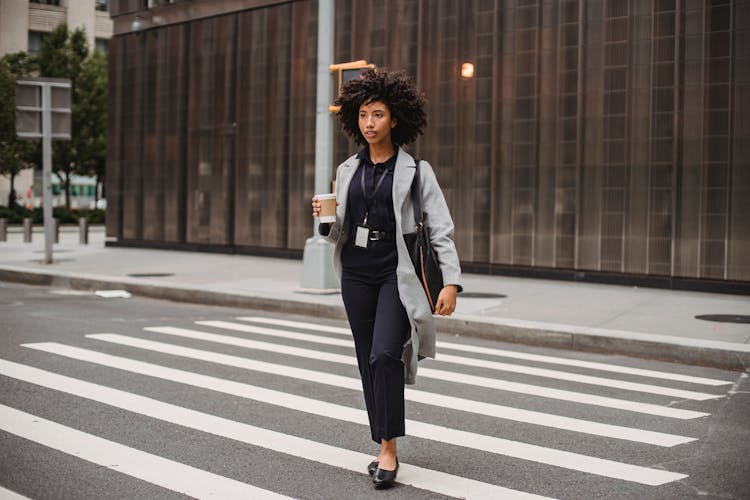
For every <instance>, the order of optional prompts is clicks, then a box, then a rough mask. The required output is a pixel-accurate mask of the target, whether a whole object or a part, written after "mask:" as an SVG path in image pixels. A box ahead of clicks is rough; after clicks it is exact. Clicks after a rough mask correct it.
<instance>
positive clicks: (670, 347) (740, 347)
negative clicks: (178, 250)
mask: <svg viewBox="0 0 750 500" xmlns="http://www.w3.org/2000/svg"><path fill="white" fill-rule="evenodd" d="M0 281H7V282H14V283H23V284H27V285H41V286H56V287H61V288H69V289H73V290H97V289H106V288H109V289H111V288H117V289H122V290H126V291H128V292H130V293H131V294H133V295H137V296H141V297H149V298H153V299H161V300H171V301H175V302H189V303H197V304H203V305H214V306H225V307H240V308H248V309H259V310H263V311H269V312H289V311H290V310H294V312H296V313H300V314H305V315H311V316H324V317H327V318H332V319H346V311H345V310H344V307H343V306H338V305H325V304H313V303H310V302H306V301H301V300H290V299H284V298H269V297H261V296H255V295H249V294H238V293H223V292H217V291H212V290H204V289H201V288H198V287H190V286H178V285H164V284H161V283H148V282H144V280H142V279H128V278H122V277H108V276H95V275H91V276H85V275H83V276H81V275H75V276H74V275H70V274H65V273H59V272H50V271H37V270H30V269H17V268H12V267H2V266H0ZM436 327H437V330H438V332H440V333H444V334H450V335H455V336H463V337H474V338H483V339H490V340H500V341H503V342H511V343H516V344H526V345H534V346H541V347H553V348H562V349H571V350H577V351H586V352H596V353H604V354H619V355H626V356H633V357H639V358H649V359H658V360H661V361H669V362H675V363H685V364H692V365H700V366H708V367H713V368H721V369H726V370H734V371H750V345H749V344H736V343H731V342H720V341H710V340H700V339H687V338H679V337H671V336H667V335H656V334H646V333H636V332H628V331H621V330H606V329H601V328H586V327H578V326H572V325H557V324H550V323H539V322H531V321H523V320H513V319H498V318H487V317H481V316H470V315H456V316H453V317H450V318H448V317H437V318H436Z"/></svg>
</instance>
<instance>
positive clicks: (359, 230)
mask: <svg viewBox="0 0 750 500" xmlns="http://www.w3.org/2000/svg"><path fill="white" fill-rule="evenodd" d="M336 104H337V105H339V106H341V108H340V110H339V112H338V115H337V116H338V118H339V120H340V121H341V125H342V128H343V131H344V133H346V134H347V135H348V136H349V137H351V138H352V139H354V141H355V142H357V143H358V144H360V145H362V146H364V147H363V148H362V149H361V150H360V151H359V153H358V154H356V155H354V156H352V157H351V158H349V159H347V160H346V161H345V162H344V163H342V164H341V165H339V167H338V169H337V171H336V200H337V204H338V206H337V208H336V222H334V223H325V224H320V226H319V228H318V230H319V232H320V234H322V235H323V236H325V237H326V238H327V239H328V240H330V241H331V242H333V243H335V245H336V247H335V251H334V265H335V268H336V271H337V273H338V275H339V276H340V277H341V295H342V297H343V301H344V307H345V308H346V314H347V317H348V319H349V325H350V326H351V330H352V334H353V336H354V345H355V350H356V354H357V362H358V365H359V373H360V376H361V378H362V388H363V390H364V396H365V405H366V406H367V414H368V416H369V420H370V433H371V435H372V439H373V441H375V442H376V443H378V444H379V445H380V452H379V453H378V456H377V457H376V458H375V459H374V460H373V461H372V462H371V463H370V464H369V465H368V466H367V470H368V472H369V473H370V475H372V480H373V483H374V485H375V487H376V488H385V487H389V486H391V485H392V484H393V482H394V481H395V479H396V474H397V473H398V457H397V453H396V451H397V450H396V438H398V437H400V436H403V435H404V434H405V430H404V420H405V416H404V384H405V383H406V384H413V383H414V382H415V379H416V373H417V361H418V359H421V358H423V357H435V331H434V326H433V318H432V311H431V308H430V304H429V302H428V299H427V296H426V295H425V292H424V289H423V288H422V285H421V283H420V281H419V279H418V278H417V275H416V272H415V269H414V266H413V265H412V262H411V260H410V258H409V253H408V250H407V247H406V244H405V242H404V234H408V233H413V232H414V231H415V223H414V211H413V205H412V199H411V192H410V189H411V186H412V182H413V180H414V175H415V172H416V171H417V170H418V171H419V174H420V185H421V198H422V209H423V212H424V217H425V225H426V226H427V227H428V228H429V235H430V242H431V244H432V246H433V247H434V248H435V250H436V252H437V256H438V261H439V263H440V269H441V271H442V274H443V283H445V286H444V287H443V289H442V290H441V292H440V294H439V296H438V298H437V301H436V302H435V314H440V315H444V316H447V315H450V314H452V313H453V311H454V310H455V308H456V295H457V293H458V292H459V291H461V284H460V283H461V269H460V266H459V262H458V254H457V253H456V247H455V245H454V244H453V240H452V237H453V221H452V219H451V216H450V212H449V211H448V206H447V205H446V203H445V197H444V196H443V193H442V191H441V190H440V186H439V185H438V183H437V179H436V178H435V174H434V172H433V170H432V167H431V166H430V164H429V163H427V162H426V161H420V162H419V169H417V168H416V167H417V164H416V162H415V160H414V158H412V157H411V156H410V155H409V154H408V153H406V152H405V151H404V150H403V149H402V148H401V146H403V145H406V144H409V143H411V142H413V141H414V140H415V139H416V138H417V136H418V135H420V134H421V133H422V129H423V128H424V127H425V125H426V123H427V121H426V116H425V111H424V104H425V102H424V98H423V96H422V95H421V93H420V92H419V91H418V90H417V89H416V88H415V86H414V84H413V83H412V82H411V80H410V79H409V78H408V77H407V76H406V75H405V74H404V73H402V72H386V71H379V72H375V71H374V70H367V71H365V72H364V73H363V75H362V77H361V78H360V79H356V80H351V81H349V82H347V83H346V84H345V85H344V86H343V88H342V91H341V95H340V96H339V98H338V99H337V100H336ZM312 208H313V215H314V216H316V217H317V216H318V213H319V210H320V204H319V203H318V200H317V198H316V197H313V202H312Z"/></svg>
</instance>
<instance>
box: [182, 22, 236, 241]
mask: <svg viewBox="0 0 750 500" xmlns="http://www.w3.org/2000/svg"><path fill="white" fill-rule="evenodd" d="M235 32H236V15H227V16H220V17H216V18H212V19H207V20H203V21H201V22H196V23H192V24H191V35H190V36H191V39H192V43H193V44H194V45H193V46H194V47H195V50H193V51H191V61H190V77H189V81H190V90H189V91H190V101H189V102H190V105H189V115H188V137H189V149H188V169H187V175H188V183H187V184H188V192H187V203H188V211H187V218H188V221H189V222H188V227H187V241H188V242H194V243H210V244H219V245H226V244H229V243H231V242H232V239H233V227H234V224H233V217H232V214H233V212H232V193H231V190H230V189H229V186H230V184H231V182H232V179H233V177H234V175H233V164H234V160H233V159H234V150H233V148H234V134H235V126H234V112H235V111H234V110H235V106H234V85H235V53H234V50H235V45H236V43H235V42H234V38H235Z"/></svg>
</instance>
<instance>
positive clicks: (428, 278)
mask: <svg viewBox="0 0 750 500" xmlns="http://www.w3.org/2000/svg"><path fill="white" fill-rule="evenodd" d="M419 179H420V177H419V160H417V168H416V173H415V174H414V181H413V182H412V183H411V199H412V204H413V206H414V222H415V224H416V232H414V233H408V234H405V235H404V242H405V243H406V248H407V250H408V251H409V256H410V257H411V262H412V264H414V270H415V271H416V272H417V277H418V278H419V281H420V283H422V288H424V291H425V294H426V295H427V302H429V303H430V310H432V312H435V304H437V299H438V295H440V290H442V289H443V272H442V271H441V270H440V265H439V264H438V259H437V253H435V249H434V248H432V244H431V243H430V233H429V232H428V230H427V226H425V225H424V214H423V212H422V186H421V184H420V180H419Z"/></svg>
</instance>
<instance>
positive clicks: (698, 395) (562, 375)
mask: <svg viewBox="0 0 750 500" xmlns="http://www.w3.org/2000/svg"><path fill="white" fill-rule="evenodd" d="M196 323H197V324H199V325H202V326H210V327H213V328H223V329H226V330H234V331H238V332H247V333H259V334H262V335H271V336H277V337H281V338H289V339H294V340H304V341H307V342H315V343H321V344H328V345H342V346H345V347H352V348H353V347H354V343H353V342H352V341H343V340H340V339H331V338H326V337H319V336H315V335H307V334H302V333H295V332H287V331H281V330H272V329H270V328H258V327H253V326H249V325H243V324H239V323H232V322H229V321H196ZM437 359H438V361H443V362H447V363H454V364H458V365H464V366H474V367H478V368H489V369H492V370H501V371H506V372H511V373H523V374H526V375H536V376H538V377H547V378H553V379H556V380H568V381H571V382H579V383H582V384H591V385H600V386H603V387H614V388H617V389H626V390H629V391H638V392H645V393H649V394H661V395H663V396H672V397H676V398H681V399H694V400H696V401H705V400H707V399H717V398H720V397H721V396H720V395H716V394H707V393H703V392H695V391H684V390H680V389H672V388H670V387H661V386H656V385H651V384H639V383H635V382H627V381H624V380H614V379H608V378H602V377H592V376H589V375H580V374H578V373H568V372H563V371H559V370H548V369H546V368H536V367H533V366H522V365H514V364H510V363H499V362H497V361H488V360H485V359H477V358H467V357H463V356H454V355H451V354H440V355H439V356H438V358H437Z"/></svg>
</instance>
